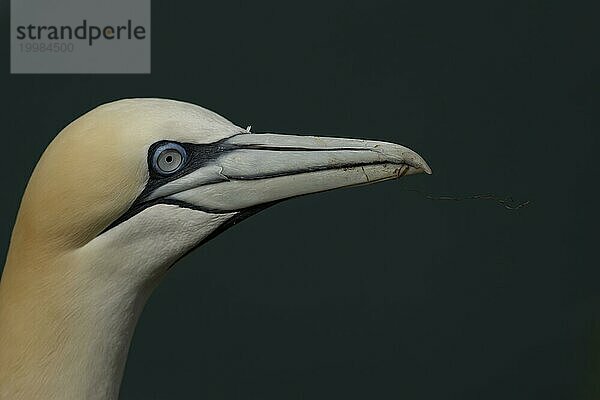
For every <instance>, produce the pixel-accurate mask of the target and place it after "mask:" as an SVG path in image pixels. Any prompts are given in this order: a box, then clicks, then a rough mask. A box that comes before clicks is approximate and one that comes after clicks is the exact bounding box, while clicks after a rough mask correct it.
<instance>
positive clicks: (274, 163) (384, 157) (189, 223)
mask: <svg viewBox="0 0 600 400" xmlns="http://www.w3.org/2000/svg"><path fill="white" fill-rule="evenodd" d="M417 173H426V174H431V169H430V167H429V166H428V164H427V163H426V162H425V160H424V159H423V158H422V157H421V156H420V155H419V154H417V153H416V152H414V151H412V150H410V149H409V148H407V147H404V146H401V145H398V144H393V143H387V142H381V141H372V140H361V139H347V138H335V137H318V136H305V135H292V134H276V133H255V132H251V130H250V129H249V128H246V129H244V128H241V127H239V126H236V125H235V124H234V123H232V122H230V121H229V120H228V119H226V118H224V117H222V116H220V115H218V114H216V113H214V112H212V111H210V110H208V109H205V108H203V107H200V106H198V105H195V104H191V103H187V102H183V101H178V100H171V99H159V98H130V99H121V100H117V101H113V102H110V103H106V104H103V105H100V106H98V107H96V108H94V109H92V110H91V111H88V112H87V113H86V114H84V115H82V116H80V117H79V118H76V119H75V120H74V121H73V122H71V123H70V124H69V125H67V126H66V127H65V128H64V129H63V130H62V131H61V132H59V134H58V135H57V136H56V137H55V138H54V139H53V140H52V142H51V143H50V144H49V145H48V147H47V148H46V150H45V151H44V152H43V154H42V155H41V157H40V159H39V160H38V162H37V165H36V166H35V168H34V170H33V172H32V174H31V177H30V179H29V181H28V183H27V186H26V189H25V192H24V194H23V197H22V199H21V203H20V206H19V211H18V213H17V217H16V221H15V224H14V227H13V231H12V235H11V239H10V245H9V249H8V253H7V256H6V262H5V266H4V269H3V273H2V277H1V280H0V399H2V400H4V399H11V400H20V399H28V400H29V399H44V400H56V399H92V400H94V399H99V400H100V399H102V400H112V399H117V398H118V395H119V387H120V384H121V380H122V377H123V371H124V366H125V362H126V359H127V353H128V350H129V345H130V342H131V338H132V335H133V332H134V329H135V326H136V323H137V321H138V318H139V316H140V314H141V312H142V309H143V307H144V304H145V302H146V300H147V299H148V297H149V296H150V294H151V293H152V291H153V289H154V288H155V287H156V286H157V285H158V284H159V282H160V281H161V279H162V278H163V277H164V276H165V275H166V274H167V273H168V271H169V270H170V269H171V267H172V266H173V265H174V264H175V263H176V262H177V261H178V260H179V259H181V258H182V257H184V256H185V255H186V254H188V253H189V252H190V251H192V250H193V249H195V248H197V247H198V246H201V245H202V244H203V243H205V242H206V241H208V240H211V239H212V238H214V237H215V236H216V235H218V234H219V233H221V232H222V231H224V230H225V229H227V228H229V227H231V226H233V225H235V224H236V223H238V222H240V221H241V220H243V219H245V218H247V217H249V216H251V215H253V214H255V213H257V212H259V211H261V210H263V209H265V208H267V207H269V206H272V205H274V204H276V203H278V202H280V201H283V200H285V199H290V198H294V197H297V196H303V195H307V194H310V193H317V192H323V191H328V190H332V189H336V188H341V187H350V186H358V185H365V184H371V183H375V182H380V181H384V180H388V179H395V178H400V177H403V176H407V175H413V174H417Z"/></svg>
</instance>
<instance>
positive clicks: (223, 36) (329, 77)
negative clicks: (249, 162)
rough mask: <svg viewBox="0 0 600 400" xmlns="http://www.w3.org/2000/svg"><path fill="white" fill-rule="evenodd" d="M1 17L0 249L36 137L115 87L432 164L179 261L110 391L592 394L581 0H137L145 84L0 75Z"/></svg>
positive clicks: (588, 99)
mask: <svg viewBox="0 0 600 400" xmlns="http://www.w3.org/2000/svg"><path fill="white" fill-rule="evenodd" d="M8 3H9V2H8V1H7V0H2V1H1V2H0V4H1V8H0V11H1V14H2V19H1V21H0V23H1V27H0V28H1V32H2V35H4V38H5V40H4V44H5V45H4V46H2V48H1V49H0V52H1V53H0V54H1V56H2V63H1V64H0V65H1V68H2V74H1V76H0V90H1V101H2V104H1V107H0V118H1V119H0V121H1V131H2V132H1V133H2V149H3V150H2V155H1V156H0V171H1V172H0V173H1V178H2V196H1V207H2V212H1V218H2V220H1V223H0V227H1V234H2V238H1V240H0V243H1V252H2V254H5V253H6V248H7V245H8V240H9V235H10V232H11V229H12V224H13V221H14V216H15V214H16V211H17V208H18V203H19V199H20V196H21V194H22V191H23V189H24V187H25V184H26V181H27V178H28V176H29V174H30V172H31V170H32V168H33V166H34V165H35V162H36V160H37V159H38V157H39V156H40V154H41V152H42V151H43V149H44V148H45V146H46V145H47V144H48V143H49V142H50V140H51V139H52V138H53V137H54V136H55V134H56V133H57V132H58V131H59V130H60V129H61V128H62V127H64V126H65V125H66V124H67V123H68V122H70V121H71V120H73V119H74V118H75V117H77V116H78V115H80V114H82V113H84V112H85V111H87V110H89V109H90V108H92V107H94V106H96V105H99V104H101V103H104V102H107V101H110V100H114V99H118V98H122V97H135V96H156V97H169V98H176V99H181V100H186V101H190V102H193V103H197V104H200V105H203V106H205V107H208V108H210V109H213V110H215V111H217V112H219V113H221V114H223V115H224V116H226V117H228V118H229V119H231V120H232V121H234V122H235V123H237V124H239V125H241V126H246V125H250V124H251V125H252V126H253V130H254V131H257V132H260V131H274V132H290V133H291V132H297V133H304V134H318V135H339V136H347V137H361V138H372V139H381V140H388V141H394V142H398V143H402V144H404V145H407V146H409V147H411V148H413V149H415V150H417V151H418V152H419V153H420V154H422V155H423V156H424V157H425V158H426V159H427V160H428V161H429V163H430V165H431V166H432V168H433V170H434V175H433V176H431V177H428V176H417V177H409V178H406V179H404V180H402V181H392V182H386V183H382V184H378V185H374V186H369V187H361V188H355V189H347V190H340V191H334V192H330V193H323V194H319V195H314V196H308V197H303V198H298V199H294V200H291V201H288V202H285V203H283V204H280V205H277V206H276V207H274V208H272V209H269V210H267V211H265V212H263V213H261V214H259V215H258V216H255V217H253V218H251V219H249V220H248V221H246V222H244V223H243V224H241V225H239V226H236V227H235V228H233V229H231V230H230V231H227V232H225V233H224V234H222V235H221V236H220V237H218V238H217V239H216V240H214V241H211V242H210V243H208V244H207V245H205V246H203V247H201V248H200V249H198V250H197V251H195V252H194V253H193V254H191V255H190V256H188V257H186V258H185V259H184V260H183V261H181V262H180V263H179V265H178V267H177V268H175V269H174V270H173V271H172V273H171V274H170V275H169V276H168V277H167V279H165V281H164V283H163V284H162V285H161V286H160V287H159V288H158V289H157V290H156V292H155V293H154V295H153V297H152V298H151V299H150V301H149V303H148V304H147V306H146V309H145V311H144V313H143V315H142V317H141V320H140V323H139V326H138V328H137V331H136V334H135V337H134V340H133V344H132V348H131V353H130V357H129V361H128V364H127V370H126V373H125V378H124V382H123V386H122V398H123V399H171V398H186V399H187V398H209V399H332V398H333V399H335V398H340V399H341V398H344V399H346V398H348V399H350V398H355V399H366V398H373V399H503V400H504V399H534V398H535V399H567V398H569V399H571V398H573V399H574V398H584V399H585V398H589V399H592V398H599V397H600V390H599V389H600V384H599V383H600V341H599V340H600V307H599V306H600V290H599V284H600V282H599V278H600V271H599V269H598V261H597V257H596V255H597V251H596V249H595V248H594V247H596V248H597V243H596V242H597V238H598V235H597V229H596V224H597V221H598V212H597V205H598V197H597V195H598V190H597V185H598V180H597V178H598V176H599V174H598V170H599V167H598V163H597V162H596V159H595V158H596V152H597V151H598V142H599V140H598V136H597V135H598V119H597V113H598V111H599V101H598V100H599V89H600V84H599V72H600V70H599V65H600V63H599V61H600V57H599V52H598V42H597V40H598V38H599V37H600V35H599V34H598V29H596V26H597V24H598V12H597V11H598V10H594V9H592V7H591V6H590V4H591V2H590V3H589V4H585V3H582V2H579V3H578V2H566V1H565V2H556V1H470V2H468V1H459V2H456V1H445V0H444V1H412V2H405V1H371V2H339V1H327V2H306V1H305V2H297V3H291V2H290V3H284V2H281V1H271V2H260V1H252V2H224V1H218V2H217V1H214V2H210V3H209V2H204V1H202V2H167V1H163V2H159V1H154V2H153V9H152V15H153V18H152V74H151V75H132V76H125V75H112V76H111V75H79V76H76V75H63V76H59V75H54V76H52V75H48V76H41V75H10V74H9V48H8V43H9V4H8ZM409 186H411V187H415V186H416V187H419V188H421V189H423V190H425V191H427V192H431V193H434V194H454V195H457V194H458V195H460V194H471V193H486V192H494V193H498V194H507V195H513V196H515V197H516V198H518V199H523V200H531V201H532V204H531V206H530V207H528V208H526V209H523V210H521V211H518V212H510V211H507V210H505V209H503V208H501V207H498V206H496V205H494V204H493V203H491V202H486V201H464V202H442V201H437V202H436V201H431V200H427V199H425V198H423V197H422V196H419V195H418V194H415V193H412V192H407V191H404V190H403V188H407V187H409Z"/></svg>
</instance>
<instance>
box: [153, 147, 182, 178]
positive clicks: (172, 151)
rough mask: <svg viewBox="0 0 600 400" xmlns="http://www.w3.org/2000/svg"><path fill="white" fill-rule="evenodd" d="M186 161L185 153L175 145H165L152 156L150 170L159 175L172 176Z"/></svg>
mask: <svg viewBox="0 0 600 400" xmlns="http://www.w3.org/2000/svg"><path fill="white" fill-rule="evenodd" d="M186 161H187V153H186V151H185V149H184V148H183V146H181V145H179V144H177V143H165V144H163V145H162V146H159V147H158V148H157V149H156V150H155V151H154V154H153V155H152V168H154V171H156V172H157V173H159V174H161V175H172V174H174V173H175V172H177V171H179V170H180V169H181V167H182V166H183V165H184V164H185V162H186Z"/></svg>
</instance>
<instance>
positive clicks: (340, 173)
mask: <svg viewBox="0 0 600 400" xmlns="http://www.w3.org/2000/svg"><path fill="white" fill-rule="evenodd" d="M214 146H217V147H216V148H215V149H212V150H211V154H212V156H211V159H210V161H209V162H205V163H203V164H202V166H201V167H200V168H198V169H197V170H195V171H194V172H192V173H190V174H188V175H186V176H184V177H182V178H179V179H177V180H175V181H173V182H170V183H168V184H167V185H164V186H162V187H160V188H158V189H157V190H156V191H155V192H154V193H152V195H151V196H150V199H152V198H159V197H160V198H164V199H166V200H168V201H174V202H178V203H185V204H189V205H191V206H193V207H198V208H201V209H205V210H210V211H216V212H230V211H238V210H243V209H247V208H249V207H253V206H258V205H261V204H267V203H272V202H276V201H279V200H283V199H286V198H290V197H295V196H300V195H304V194H309V193H316V192H321V191H326V190H331V189H336V188H340V187H348V186H355V185H364V184H370V183H374V182H380V181H383V180H387V179H394V178H399V177H402V176H405V175H412V174H417V173H421V172H425V173H427V174H431V169H430V168H429V166H428V165H427V163H426V162H425V160H424V159H423V158H422V157H421V156H420V155H418V154H417V153H415V152H414V151H412V150H410V149H408V148H406V147H404V146H401V145H397V144H393V143H386V142H376V141H368V140H359V139H342V138H330V137H315V136H295V135H280V134H271V133H263V134H253V133H247V134H239V135H235V136H233V137H231V138H229V139H226V140H224V141H221V142H219V143H218V144H215V145H214Z"/></svg>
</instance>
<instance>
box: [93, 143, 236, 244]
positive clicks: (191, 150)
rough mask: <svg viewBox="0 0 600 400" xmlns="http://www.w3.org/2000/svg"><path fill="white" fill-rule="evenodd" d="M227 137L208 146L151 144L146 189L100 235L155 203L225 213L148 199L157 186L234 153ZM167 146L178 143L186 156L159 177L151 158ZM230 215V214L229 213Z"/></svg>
mask: <svg viewBox="0 0 600 400" xmlns="http://www.w3.org/2000/svg"><path fill="white" fill-rule="evenodd" d="M228 139H230V138H226V139H223V140H219V141H218V142H214V143H209V144H195V143H180V142H172V141H168V140H161V141H159V142H156V143H153V144H152V145H151V146H150V148H149V149H148V156H147V163H148V182H147V183H146V187H144V190H143V191H142V193H140V195H139V196H138V197H137V199H135V201H134V202H133V204H132V205H131V207H129V209H128V210H127V211H126V212H125V213H124V214H123V215H121V216H120V217H119V218H117V219H116V220H115V221H114V222H113V223H112V224H110V225H109V226H108V227H107V228H106V229H105V230H104V231H102V233H104V232H106V231H108V230H110V229H112V228H114V227H115V226H117V225H119V224H120V223H121V222H124V221H126V220H128V219H129V218H131V217H133V216H134V215H136V214H137V213H139V212H141V211H143V210H145V209H146V208H148V207H151V206H153V205H156V204H173V205H176V206H179V207H185V208H191V209H198V210H200V211H206V212H211V213H215V214H223V213H224V211H219V210H208V209H204V208H202V209H201V208H198V207H195V206H192V205H190V204H187V203H184V202H182V201H177V200H171V199H162V198H158V199H154V200H148V197H149V196H150V195H151V194H152V192H154V191H155V190H156V189H158V188H159V187H161V186H163V185H165V184H167V183H169V182H172V181H175V180H177V179H179V178H181V177H183V176H185V175H188V174H190V173H192V172H194V171H196V170H197V169H199V168H202V167H204V166H205V165H207V164H209V163H210V162H212V161H215V160H216V159H217V158H219V155H221V154H223V153H224V152H226V151H229V150H233V149H235V148H237V146H235V145H230V144H226V143H225V142H226V140H228ZM167 143H177V144H179V145H180V146H182V147H183V148H184V149H185V151H186V153H187V159H186V161H185V163H184V164H183V165H182V166H181V167H180V168H179V169H178V170H177V171H176V172H174V173H172V174H168V175H167V174H162V173H160V172H158V171H156V170H155V169H154V166H153V165H152V157H153V156H154V152H155V151H156V150H157V149H158V148H159V147H161V146H163V145H165V144H167ZM226 180H227V179H226V178H223V179H220V180H219V179H215V181H214V182H208V183H217V182H224V181H226ZM229 212H230V211H229Z"/></svg>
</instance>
